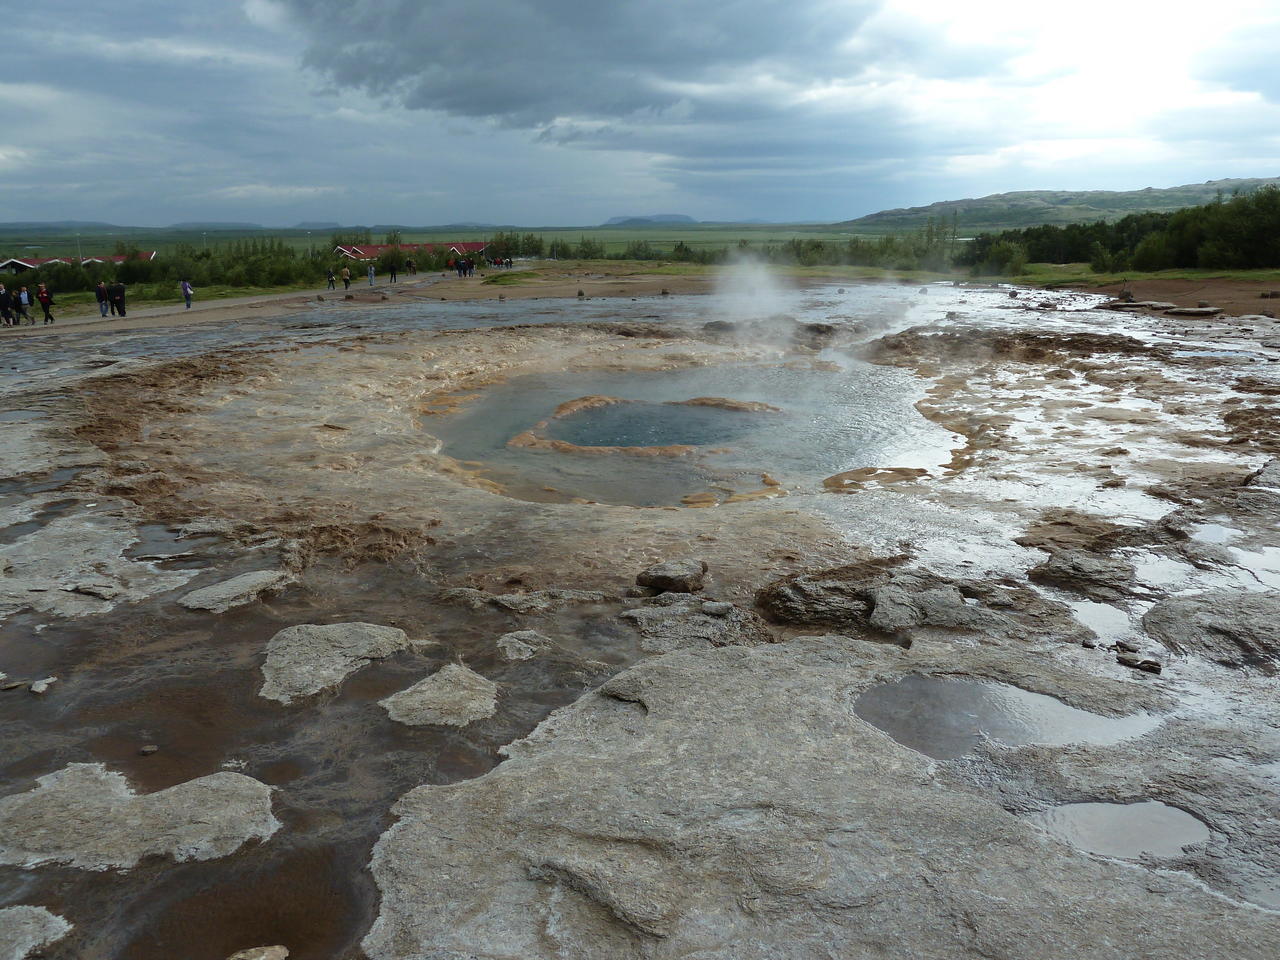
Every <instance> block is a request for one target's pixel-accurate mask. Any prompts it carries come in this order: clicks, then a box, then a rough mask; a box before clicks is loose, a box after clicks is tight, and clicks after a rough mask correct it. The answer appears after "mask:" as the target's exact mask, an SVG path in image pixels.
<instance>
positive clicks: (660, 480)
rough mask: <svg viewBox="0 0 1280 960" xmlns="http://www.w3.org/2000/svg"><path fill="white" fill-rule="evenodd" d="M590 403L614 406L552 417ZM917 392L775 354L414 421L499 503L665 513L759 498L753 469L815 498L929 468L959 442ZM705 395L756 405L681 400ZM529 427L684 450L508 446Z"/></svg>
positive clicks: (906, 381)
mask: <svg viewBox="0 0 1280 960" xmlns="http://www.w3.org/2000/svg"><path fill="white" fill-rule="evenodd" d="M593 395H594V396H604V397H611V398H617V400H619V401H624V402H617V403H610V404H607V405H601V406H593V407H591V408H588V409H583V410H581V411H578V412H575V413H572V414H569V415H566V416H562V417H556V416H555V412H556V411H557V409H558V408H559V407H560V406H561V405H562V404H565V403H568V402H569V401H573V400H579V399H582V398H585V397H591V396H593ZM919 396H920V388H919V385H918V384H917V383H916V382H915V381H914V380H913V379H912V378H911V377H910V376H909V375H908V374H905V373H903V372H902V371H899V370H896V369H894V368H890V367H880V366H874V365H872V364H868V363H864V362H861V361H858V360H855V359H851V358H848V357H840V358H839V360H838V362H832V361H824V362H811V361H808V360H805V361H801V362H797V361H796V360H795V358H788V359H786V360H783V361H780V362H778V363H774V364H743V363H725V364H722V365H712V366H697V367H691V368H687V369H678V370H661V371H625V372H618V371H600V372H586V373H575V374H564V373H559V374H536V375H530V376H524V377H517V378H514V379H512V380H510V381H508V382H506V383H503V384H497V385H495V386H492V387H488V388H486V389H485V390H484V392H483V393H482V394H480V395H479V396H478V397H476V398H475V400H474V401H473V402H471V403H470V404H469V405H468V406H466V407H464V408H463V409H462V410H461V411H459V412H458V413H455V414H451V415H446V416H440V417H432V418H431V419H424V420H423V422H422V426H423V428H424V429H425V430H428V431H430V432H431V433H433V434H435V435H436V436H438V437H439V438H440V440H441V441H442V444H443V446H442V452H443V453H445V454H447V455H449V456H451V457H454V458H455V459H457V460H459V461H462V462H465V463H467V464H469V465H472V464H474V465H477V466H478V468H479V472H480V475H481V476H482V477H484V478H485V479H488V480H492V481H494V482H496V483H498V484H500V485H501V486H502V487H503V490H504V492H506V493H507V494H508V495H510V496H514V497H517V498H521V499H527V500H568V499H572V498H582V499H587V500H593V501H597V502H600V503H610V504H628V505H632V506H666V505H675V504H679V503H680V502H681V500H682V498H684V497H686V496H688V495H690V494H696V493H699V492H702V491H708V490H713V491H717V492H718V493H719V494H720V495H722V496H724V497H727V496H728V495H729V493H730V492H750V491H753V490H759V489H761V485H762V475H763V474H768V475H769V476H770V477H772V478H776V479H777V481H778V482H779V483H781V484H783V485H784V487H786V488H787V489H789V490H790V491H793V492H794V491H796V490H809V491H814V492H816V491H820V490H822V480H823V479H824V478H826V477H828V476H830V475H832V474H834V473H839V472H841V471H844V470H850V469H855V468H858V467H920V468H924V469H928V470H936V469H938V466H939V464H943V463H946V462H948V461H949V460H950V458H951V449H952V447H954V446H956V445H957V443H958V439H957V438H956V436H955V435H954V434H951V433H949V432H948V431H946V430H944V429H943V428H941V427H939V426H937V425H936V424H934V423H931V422H930V421H928V420H926V419H925V418H924V417H923V416H921V415H920V413H919V411H917V410H916V409H915V407H914V402H915V401H916V400H917V399H918V398H919ZM704 398H725V399H728V400H731V401H734V402H736V403H739V404H743V405H753V404H754V405H757V408H756V409H749V410H747V409H728V408H726V407H723V406H702V405H698V404H697V403H693V404H691V403H690V402H689V401H691V400H698V399H704ZM766 405H767V407H769V408H776V409H767V408H766ZM539 424H545V425H544V426H543V427H542V429H541V430H540V431H539V432H540V433H541V434H542V435H544V436H545V437H547V438H548V439H550V440H554V441H560V442H561V443H568V444H573V445H576V446H580V447H597V448H599V447H630V448H662V447H669V446H673V445H676V446H678V445H688V446H691V447H693V448H694V449H693V450H689V451H685V452H684V453H683V455H679V456H663V457H644V456H635V455H627V454H625V453H623V454H616V455H615V454H609V455H604V454H599V453H596V454H595V455H587V454H584V453H582V452H577V453H575V452H572V451H565V450H563V449H560V450H557V449H551V448H548V447H547V446H545V445H544V446H542V447H536V448H531V447H525V446H520V445H509V443H510V441H511V440H512V438H515V437H518V436H520V435H521V434H523V433H526V432H528V431H531V430H534V428H535V427H537V426H538V425H539Z"/></svg>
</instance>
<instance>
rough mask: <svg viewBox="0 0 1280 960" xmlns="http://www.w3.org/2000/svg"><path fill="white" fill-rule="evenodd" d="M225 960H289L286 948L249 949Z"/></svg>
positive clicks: (237, 952)
mask: <svg viewBox="0 0 1280 960" xmlns="http://www.w3.org/2000/svg"><path fill="white" fill-rule="evenodd" d="M227 960H289V948H288V947H250V948H249V949H248V950H237V951H236V952H235V953H233V954H232V955H231V956H229V957H227Z"/></svg>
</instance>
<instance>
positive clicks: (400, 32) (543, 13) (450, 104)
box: [284, 0, 879, 126]
mask: <svg viewBox="0 0 1280 960" xmlns="http://www.w3.org/2000/svg"><path fill="white" fill-rule="evenodd" d="M284 5H285V6H286V7H287V8H288V9H289V10H290V11H291V13H292V14H293V15H294V20H295V22H296V24H297V25H298V26H299V27H300V28H301V29H302V30H304V32H305V33H306V35H307V36H308V38H309V41H310V46H309V50H308V52H307V55H306V62H307V63H308V64H309V65H310V66H312V67H314V68H315V69H317V70H319V71H320V72H321V73H322V74H324V75H325V76H327V77H329V78H330V79H331V80H332V81H333V82H334V83H336V84H338V85H339V86H352V87H359V88H362V89H365V90H367V91H370V92H373V93H377V94H388V95H392V96H395V97H396V98H397V99H400V100H401V101H402V102H403V103H404V104H406V105H407V106H410V107H416V108H422V109H432V110H440V111H444V112H446V113H451V114H455V115H460V116H469V117H487V118H496V119H499V120H501V121H502V122H504V123H507V124H511V125H514V126H539V125H542V124H545V123H548V122H550V121H552V120H553V119H555V118H557V117H565V116H571V117H590V118H602V117H614V118H616V117H626V116H632V115H635V114H637V113H638V112H642V111H657V112H661V111H665V110H668V109H671V108H673V107H675V106H677V105H678V104H680V103H682V102H695V103H696V102H700V101H701V100H702V99H703V96H704V95H705V96H710V95H711V92H710V91H707V92H706V93H705V94H703V93H699V91H698V87H700V86H705V85H711V86H716V85H719V84H721V83H723V82H724V81H726V80H733V79H735V78H740V79H746V78H747V77H748V76H769V77H771V78H773V79H775V80H776V81H777V82H779V83H782V84H808V83H815V82H822V81H824V80H831V79H836V78H840V77H846V76H848V75H850V74H851V73H857V72H858V71H859V70H860V69H861V68H862V66H863V65H864V64H865V63H866V62H867V61H868V56H867V51H866V50H863V51H855V50H853V49H851V48H846V44H847V43H849V42H851V41H852V40H853V39H854V37H855V36H856V35H857V33H858V31H859V29H860V28H861V27H862V26H863V25H864V24H865V23H866V21H867V18H868V17H869V16H870V15H871V14H873V13H874V12H875V11H876V10H877V9H878V7H879V2H878V0H844V2H827V0H818V2H815V0H809V2H796V3H785V4H784V3H779V2H777V0H725V2H718V3H717V2H699V3H691V2H672V0H657V2H643V3H642V2H635V0H624V2H615V3H602V2H599V0H491V2H484V3H477V4H457V5H439V4H425V3H422V2H420V0H390V2H388V0H356V2H354V3H353V2H349V0H345V2H344V0H284Z"/></svg>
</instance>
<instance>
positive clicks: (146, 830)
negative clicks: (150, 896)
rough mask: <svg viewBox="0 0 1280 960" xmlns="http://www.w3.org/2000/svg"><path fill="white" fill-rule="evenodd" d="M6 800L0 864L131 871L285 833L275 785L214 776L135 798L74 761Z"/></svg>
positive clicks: (116, 779) (116, 777) (115, 778)
mask: <svg viewBox="0 0 1280 960" xmlns="http://www.w3.org/2000/svg"><path fill="white" fill-rule="evenodd" d="M36 784H37V786H36V787H35V788H34V789H33V790H29V791H27V792H26V793H18V794H12V795H10V796H7V797H4V798H0V864H6V865H10V866H18V867H35V866H40V865H41V864H46V863H57V864H65V865H67V866H71V867H77V868H79V869H81V870H108V869H112V868H115V869H122V870H127V869H129V868H130V867H132V866H134V865H135V864H136V863H137V862H138V861H139V860H141V859H142V858H143V857H147V856H157V855H158V856H168V857H172V858H173V859H174V860H178V861H182V860H213V859H215V858H217V857H225V856H226V855H227V854H230V853H233V852H234V851H236V850H238V849H239V848H240V847H241V846H242V845H243V844H244V843H246V842H248V841H249V840H255V839H257V840H265V839H267V838H268V837H270V836H271V835H272V834H273V833H275V832H276V830H278V829H279V828H280V822H279V821H278V820H276V818H275V817H274V816H273V815H272V813H271V788H270V787H269V786H267V785H266V784H264V783H260V782H259V781H257V780H254V779H253V778H252V777H246V776H244V775H243V774H239V773H229V772H222V773H215V774H211V775H210V776H207V777H200V778H199V779H197V780H190V781H188V782H186V783H180V784H178V785H177V786H174V787H170V788H169V789H167V790H161V791H159V792H158V793H149V794H141V795H140V794H136V793H134V792H133V789H132V788H131V787H130V786H129V782H128V781H127V780H126V779H125V778H124V777H123V776H122V775H121V774H119V773H112V772H110V771H108V770H107V769H106V767H104V766H103V765H102V764H100V763H73V764H70V765H69V766H67V767H65V768H64V769H62V770H59V771H57V772H56V773H50V774H47V775H45V776H43V777H40V778H39V779H38V780H37V781H36Z"/></svg>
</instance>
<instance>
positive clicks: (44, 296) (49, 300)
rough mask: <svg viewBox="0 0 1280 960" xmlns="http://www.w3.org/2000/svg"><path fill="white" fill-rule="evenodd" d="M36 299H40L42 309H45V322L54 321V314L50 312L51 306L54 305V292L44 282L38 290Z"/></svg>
mask: <svg viewBox="0 0 1280 960" xmlns="http://www.w3.org/2000/svg"><path fill="white" fill-rule="evenodd" d="M36 299H37V300H39V301H40V309H41V310H43V311H44V322H45V323H53V314H52V313H50V312H49V308H50V307H52V306H53V294H52V293H50V292H49V288H48V287H46V286H45V285H44V284H43V283H42V284H40V289H39V290H37V291H36Z"/></svg>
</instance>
